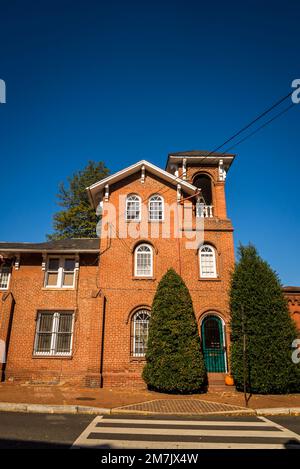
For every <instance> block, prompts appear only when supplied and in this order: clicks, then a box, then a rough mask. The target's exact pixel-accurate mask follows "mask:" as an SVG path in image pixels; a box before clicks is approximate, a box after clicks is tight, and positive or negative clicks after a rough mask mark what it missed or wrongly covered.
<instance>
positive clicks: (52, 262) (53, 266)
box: [48, 259, 59, 270]
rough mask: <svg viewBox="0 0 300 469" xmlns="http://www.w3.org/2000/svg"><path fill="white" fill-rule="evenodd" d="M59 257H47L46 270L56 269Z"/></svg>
mask: <svg viewBox="0 0 300 469" xmlns="http://www.w3.org/2000/svg"><path fill="white" fill-rule="evenodd" d="M58 269H59V259H49V264H48V270H58Z"/></svg>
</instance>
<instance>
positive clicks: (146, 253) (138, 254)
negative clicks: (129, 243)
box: [134, 244, 153, 277]
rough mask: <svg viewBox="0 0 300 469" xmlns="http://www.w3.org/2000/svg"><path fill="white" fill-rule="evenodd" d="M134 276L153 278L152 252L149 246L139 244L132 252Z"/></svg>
mask: <svg viewBox="0 0 300 469" xmlns="http://www.w3.org/2000/svg"><path fill="white" fill-rule="evenodd" d="M134 257H135V259H134V275H135V276H136V277H152V276H153V250H152V247H151V246H149V244H140V245H139V246H138V247H137V248H136V249H135V251H134Z"/></svg>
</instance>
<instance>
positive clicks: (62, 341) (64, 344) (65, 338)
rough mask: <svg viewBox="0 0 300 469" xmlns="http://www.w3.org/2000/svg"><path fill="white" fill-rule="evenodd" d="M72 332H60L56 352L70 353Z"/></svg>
mask: <svg viewBox="0 0 300 469" xmlns="http://www.w3.org/2000/svg"><path fill="white" fill-rule="evenodd" d="M71 337H72V336H71V334H59V335H58V337H57V345H56V353H70V351H71Z"/></svg>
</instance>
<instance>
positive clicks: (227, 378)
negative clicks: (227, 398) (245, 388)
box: [225, 375, 234, 386]
mask: <svg viewBox="0 0 300 469" xmlns="http://www.w3.org/2000/svg"><path fill="white" fill-rule="evenodd" d="M225 384H226V385H227V386H233V385H234V381H233V377H232V376H231V375H226V376H225Z"/></svg>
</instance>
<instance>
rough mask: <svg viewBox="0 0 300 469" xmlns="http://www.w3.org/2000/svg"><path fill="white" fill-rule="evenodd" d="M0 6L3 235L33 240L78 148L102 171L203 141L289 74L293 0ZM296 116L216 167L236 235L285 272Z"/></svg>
mask: <svg viewBox="0 0 300 469" xmlns="http://www.w3.org/2000/svg"><path fill="white" fill-rule="evenodd" d="M0 16H1V28H0V78H2V79H4V80H5V82H6V85H7V103H6V104H4V105H0V155H1V185H0V191H1V194H0V195H1V201H2V210H1V219H0V240H2V241H33V242H35V241H36V242H38V241H43V240H44V239H45V235H46V233H49V232H51V230H52V226H51V225H52V215H53V213H54V212H55V211H56V210H57V206H56V198H55V194H56V193H57V187H58V184H59V182H60V181H64V180H65V179H66V177H67V176H68V175H71V174H72V173H73V172H74V171H77V170H78V169H81V168H83V167H84V166H85V165H86V163H87V160H88V159H92V160H104V161H105V163H106V164H107V166H108V167H109V168H110V169H111V171H113V172H114V171H116V170H119V169H121V168H123V167H125V166H127V165H129V164H132V163H134V162H136V161H137V160H139V159H142V158H144V159H148V160H149V161H151V162H152V163H154V164H157V165H159V166H162V167H164V165H165V161H166V157H167V154H168V153H169V152H172V151H182V150H191V149H206V150H212V149H214V148H215V147H216V146H217V145H219V144H221V143H223V141H224V140H226V138H228V137H229V136H230V135H232V134H233V133H234V132H235V131H236V130H239V129H240V128H241V127H242V126H244V125H245V124H247V123H248V122H249V121H250V120H251V119H253V118H254V117H255V116H256V115H258V114H259V113H260V112H262V111H264V110H265V109H266V108H267V107H268V106H270V105H271V104H272V103H274V102H276V101H277V100H278V99H279V98H280V97H282V96H284V95H286V94H287V93H288V92H289V91H290V90H291V82H292V80H293V79H295V78H300V67H299V65H300V63H299V40H300V28H299V21H300V4H299V2H298V1H297V0H286V1H266V2H261V1H255V0H254V1H248V0H246V1H244V2H235V1H228V2H223V1H215V2H210V3H209V2H202V1H199V0H198V1H193V0H185V1H183V0H178V1H176V0H173V1H166V0H160V1H156V0H151V1H148V0H146V1H142V2H141V1H139V2H137V1H125V0H123V1H120V0H118V1H110V2H108V1H100V0H98V1H94V0H85V1H82V0H76V2H74V1H69V0H60V1H57V0H52V1H51V2H50V1H46V0H45V1H29V0H28V1H26V2H24V1H19V0H10V1H9V2H5V1H3V0H0ZM287 104H288V103H285V105H287ZM299 123H300V105H299V107H298V106H295V107H294V108H293V109H291V110H290V111H289V112H288V113H286V114H285V115H283V116H282V117H281V118H279V119H277V120H275V121H274V122H273V123H272V124H271V125H270V126H268V127H266V128H265V129H263V130H262V131H261V132H259V133H258V134H256V135H255V136H253V137H252V138H250V139H249V140H247V141H246V142H244V143H243V144H242V145H240V146H238V147H237V148H236V153H237V155H238V156H237V158H236V161H235V162H234V164H233V166H232V168H231V170H230V173H229V174H228V179H227V203H228V213H229V216H230V217H231V218H232V221H233V224H234V227H235V243H236V245H238V242H242V243H247V242H249V241H251V242H252V243H254V244H255V245H256V246H257V248H258V250H259V252H260V254H261V255H262V257H264V258H265V259H266V260H267V261H268V262H269V263H270V264H271V265H272V267H273V268H274V269H275V270H276V271H277V272H278V273H279V275H280V277H281V279H282V281H283V283H285V284H290V285H291V284H292V285H300V276H299V263H300V262H299V261H300V259H299V257H300V255H299V252H300V250H299V244H298V243H299V234H300V217H299V174H300V167H299V166H300V164H299V161H300V160H299V156H300V149H299ZM225 149H226V147H224V150H225ZM233 151H234V150H233Z"/></svg>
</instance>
